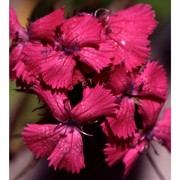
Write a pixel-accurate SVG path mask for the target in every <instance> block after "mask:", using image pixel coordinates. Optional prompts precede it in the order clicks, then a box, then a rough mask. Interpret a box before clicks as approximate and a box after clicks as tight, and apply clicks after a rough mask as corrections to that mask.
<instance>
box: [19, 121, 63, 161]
mask: <svg viewBox="0 0 180 180" xmlns="http://www.w3.org/2000/svg"><path fill="white" fill-rule="evenodd" d="M56 127H57V125H50V124H44V125H38V124H28V125H27V126H26V127H25V128H24V132H23V133H22V135H23V140H24V142H25V144H26V145H27V146H28V148H29V149H30V150H31V151H32V152H33V153H35V154H36V157H37V158H39V157H44V156H49V155H50V154H51V152H52V151H53V149H54V148H55V146H56V144H57V143H58V141H59V138H60V135H59V134H58V133H57V132H56V131H55V130H56Z"/></svg>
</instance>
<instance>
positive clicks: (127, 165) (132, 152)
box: [104, 108, 171, 176]
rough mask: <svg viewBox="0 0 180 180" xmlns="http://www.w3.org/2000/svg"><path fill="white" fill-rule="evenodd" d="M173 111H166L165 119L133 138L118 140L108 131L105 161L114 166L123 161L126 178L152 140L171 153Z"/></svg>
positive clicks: (168, 109)
mask: <svg viewBox="0 0 180 180" xmlns="http://www.w3.org/2000/svg"><path fill="white" fill-rule="evenodd" d="M170 139H171V109H170V108H167V109H166V110H165V111H164V117H163V118H162V119H161V120H159V121H158V122H157V123H156V125H154V127H152V128H151V129H145V130H143V131H139V132H136V133H134V135H133V137H131V138H127V139H123V138H121V139H118V138H117V137H115V136H114V135H113V133H112V132H111V130H110V129H109V131H108V143H107V144H106V148H105V149H104V154H105V155H106V156H107V157H106V159H105V161H106V162H107V163H108V165H109V166H113V165H114V164H116V163H117V162H118V161H120V160H122V162H123V164H124V176H126V175H127V174H128V172H129V170H130V169H131V167H132V166H133V164H134V163H135V162H136V160H137V158H138V157H139V156H140V155H141V154H142V153H144V152H146V151H147V150H148V148H149V144H150V143H151V141H152V140H155V141H157V142H159V143H160V144H161V145H163V146H165V147H166V148H167V149H168V150H169V151H171V140H170Z"/></svg>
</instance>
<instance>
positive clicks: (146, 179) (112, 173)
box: [9, 0, 171, 180]
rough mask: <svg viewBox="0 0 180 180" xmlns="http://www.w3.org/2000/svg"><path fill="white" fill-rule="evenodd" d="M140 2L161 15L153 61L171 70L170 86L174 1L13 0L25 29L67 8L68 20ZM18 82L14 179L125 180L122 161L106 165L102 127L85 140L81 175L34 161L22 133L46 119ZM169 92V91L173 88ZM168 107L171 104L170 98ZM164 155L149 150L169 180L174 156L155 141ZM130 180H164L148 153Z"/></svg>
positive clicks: (13, 97)
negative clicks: (155, 169)
mask: <svg viewBox="0 0 180 180" xmlns="http://www.w3.org/2000/svg"><path fill="white" fill-rule="evenodd" d="M137 3H148V4H151V5H152V8H153V9H154V10H155V11H156V19H157V20H158V21H159V24H158V26H157V28H156V30H155V31H154V33H153V34H152V35H151V37H150V39H151V46H152V53H151V59H155V60H159V61H160V62H161V64H163V65H164V67H165V68H166V70H167V73H168V77H169V82H170V75H171V72H170V69H171V22H170V19H171V17H170V15H171V1H170V0H163V2H162V0H10V5H11V6H12V7H13V8H14V9H15V11H16V13H17V16H18V19H19V21H20V23H21V24H22V25H23V26H24V27H25V26H26V25H27V19H28V18H29V19H31V20H32V21H33V20H36V19H37V18H39V17H42V16H43V15H46V14H48V13H50V12H51V11H52V10H53V9H56V8H58V7H60V6H64V5H65V12H66V15H67V16H72V15H74V14H75V13H77V12H82V11H86V12H94V11H95V10H96V9H98V8H107V9H110V10H111V11H112V12H116V11H118V10H120V9H124V8H126V7H129V6H132V5H134V4H137ZM15 88H16V84H15V83H14V82H10V90H9V93H10V179H11V180H15V179H18V180H56V179H62V180H64V179H66V180H77V179H78V180H81V179H86V180H92V179H102V180H109V179H111V180H120V179H121V175H122V170H123V167H122V165H121V163H119V164H117V165H116V166H114V167H113V168H109V167H108V166H107V165H106V164H105V163H104V155H103V153H102V149H103V148H104V143H105V136H104V134H103V133H102V132H101V128H100V127H99V126H98V125H94V126H93V134H94V137H86V136H83V141H84V147H85V149H84V153H85V159H86V169H84V170H82V171H81V173H80V174H79V175H72V174H70V173H67V172H66V171H65V170H61V171H56V172H55V171H54V170H53V167H50V168H48V161H47V160H46V159H45V158H44V159H43V158H42V159H40V160H38V161H35V160H34V155H33V154H32V153H31V152H30V151H29V150H28V149H27V147H26V146H25V145H24V144H23V141H22V139H21V136H20V133H21V132H22V128H23V127H24V126H25V125H26V124H27V123H35V122H37V121H39V120H40V119H41V118H42V117H41V116H39V115H38V113H43V111H38V112H37V111H35V112H32V110H33V109H34V108H36V107H38V106H39V104H38V101H37V98H36V96H34V95H32V94H25V93H22V92H18V91H16V90H15ZM169 90H170V89H169ZM165 106H166V107H167V106H170V97H169V99H168V102H167V103H166V104H165ZM154 146H155V147H156V149H157V151H158V152H159V154H160V155H159V156H157V155H156V154H155V153H154V152H153V150H152V149H151V148H150V149H149V152H148V153H149V154H150V155H151V157H152V159H153V160H154V162H155V163H156V165H157V166H158V168H159V169H160V170H161V173H162V174H163V175H164V177H165V179H166V180H170V166H171V165H170V159H171V158H170V154H169V153H168V152H167V151H166V149H164V148H163V147H161V146H160V145H159V144H156V143H154ZM125 180H159V177H158V175H157V173H156V172H155V171H154V169H153V167H152V166H151V164H150V162H149V160H148V158H147V157H146V155H142V156H141V157H140V158H139V160H138V161H137V163H136V165H135V166H134V167H133V168H132V170H131V172H130V174H129V176H128V177H127V178H126V179H125Z"/></svg>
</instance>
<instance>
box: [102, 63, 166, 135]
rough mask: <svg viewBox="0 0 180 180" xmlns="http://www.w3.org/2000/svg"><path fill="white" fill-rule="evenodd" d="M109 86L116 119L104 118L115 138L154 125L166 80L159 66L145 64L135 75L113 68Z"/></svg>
mask: <svg viewBox="0 0 180 180" xmlns="http://www.w3.org/2000/svg"><path fill="white" fill-rule="evenodd" d="M109 86H110V88H111V89H112V92H113V93H114V94H115V95H116V97H117V101H119V109H118V110H116V117H115V118H114V117H107V121H108V123H109V125H110V128H111V129H112V132H113V133H114V135H115V136H117V137H119V138H121V137H123V138H127V137H128V136H130V137H131V136H133V134H134V133H135V130H136V129H145V128H148V127H152V126H154V124H155V123H156V120H157V117H158V115H159V112H160V110H161V108H162V106H163V104H164V102H165V100H166V97H167V87H168V84H167V77H166V73H165V70H164V68H163V67H162V66H161V65H159V64H158V63H157V62H148V63H147V65H146V66H145V68H144V69H143V70H142V71H141V72H140V73H139V74H130V73H126V71H125V69H124V67H123V66H120V65H118V66H115V67H114V70H113V71H112V73H111V76H110V80H109ZM135 114H136V116H135ZM137 116H138V117H137ZM104 129H106V128H104Z"/></svg>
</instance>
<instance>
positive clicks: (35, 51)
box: [10, 4, 170, 175]
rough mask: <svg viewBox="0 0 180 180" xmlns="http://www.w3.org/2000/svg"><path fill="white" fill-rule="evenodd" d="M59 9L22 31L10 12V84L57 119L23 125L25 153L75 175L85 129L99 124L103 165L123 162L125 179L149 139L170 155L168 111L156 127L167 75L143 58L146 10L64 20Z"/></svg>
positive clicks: (150, 14) (149, 14) (149, 26)
mask: <svg viewBox="0 0 180 180" xmlns="http://www.w3.org/2000/svg"><path fill="white" fill-rule="evenodd" d="M63 9H64V8H59V9H57V10H55V11H54V12H52V13H51V14H49V15H46V16H44V17H42V18H40V19H37V20H36V21H34V22H29V24H28V26H27V28H24V27H22V26H21V25H20V24H19V22H18V19H17V17H16V13H15V11H14V10H13V8H10V38H11V40H12V45H11V49H10V78H11V80H14V81H16V82H17V86H20V87H21V88H24V89H26V88H31V89H32V90H33V92H34V93H35V94H36V95H37V96H38V97H39V98H40V99H41V100H42V101H43V102H44V103H45V104H46V105H47V106H48V108H49V110H50V111H51V114H52V116H53V117H54V118H55V119H56V121H57V123H56V124H54V123H51V121H50V122H49V124H28V125H27V126H26V127H25V128H24V131H23V132H22V136H23V139H24V142H25V143H26V145H27V146H28V147H29V149H30V150H31V151H32V152H33V153H35V154H36V157H37V158H39V157H47V158H48V160H49V161H50V163H49V166H51V165H53V166H54V168H55V169H62V168H64V169H66V170H67V171H70V172H72V173H79V172H80V170H81V169H82V168H84V167H85V162H84V154H83V141H82V135H83V134H84V135H87V134H86V133H85V132H84V131H83V126H84V125H88V124H92V123H95V122H97V121H98V122H101V123H100V125H101V127H102V130H103V132H104V133H105V134H106V136H107V141H108V142H107V144H106V147H105V149H104V154H105V155H106V159H105V161H106V162H107V164H108V165H109V166H112V165H114V164H115V163H116V162H117V161H119V160H122V162H123V163H124V165H125V170H124V175H126V174H127V172H128V171H129V170H130V168H131V167H132V165H133V163H134V162H135V160H136V159H137V157H138V156H139V155H140V153H142V152H144V151H146V150H147V148H148V145H149V143H150V141H151V140H156V141H158V142H159V143H160V144H162V145H164V146H165V147H166V148H167V149H168V150H169V151H170V109H167V110H166V111H165V115H164V118H163V119H162V120H160V121H158V122H157V120H158V116H159V113H160V111H161V109H162V107H163V105H164V103H165V101H166V99H167V97H168V92H167V89H168V82H167V81H168V80H167V77H166V72H165V69H164V68H163V66H162V65H160V64H159V63H158V62H157V61H153V60H152V61H148V60H147V59H148V58H149V54H150V41H149V39H148V38H149V36H150V35H151V33H152V32H153V30H154V29H155V27H156V25H157V21H156V20H155V19H154V16H155V14H154V11H153V10H151V6H150V5H147V4H137V5H135V6H132V7H130V8H128V9H125V10H121V11H118V12H116V13H111V12H110V11H109V10H107V9H99V10H97V11H96V12H95V13H92V14H88V13H85V12H83V13H78V14H76V15H75V16H73V17H70V18H68V19H65V18H64V11H63ZM77 86H80V87H81V88H76V87H77ZM100 120H101V121H100Z"/></svg>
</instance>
